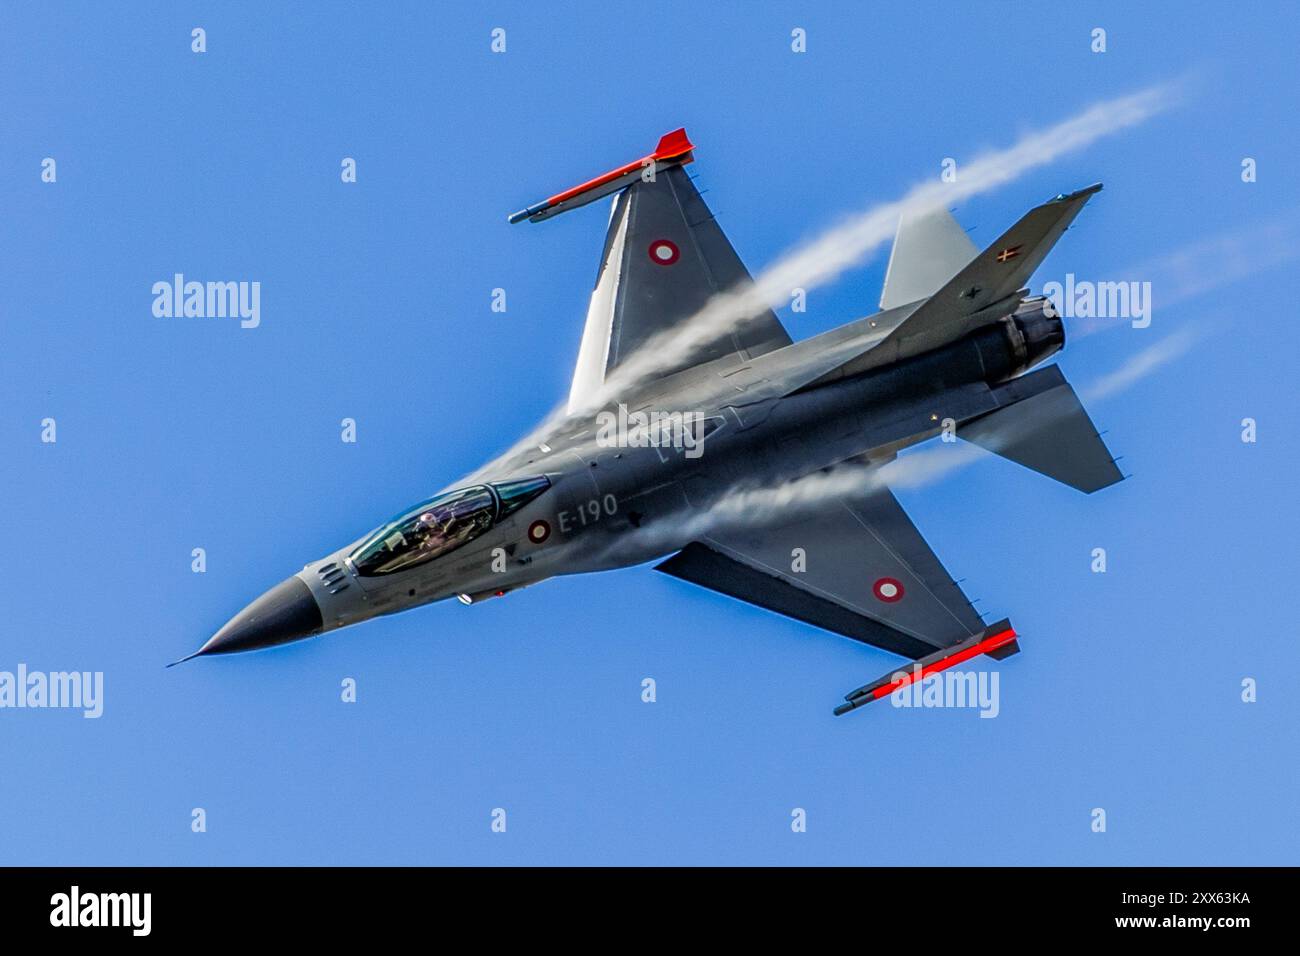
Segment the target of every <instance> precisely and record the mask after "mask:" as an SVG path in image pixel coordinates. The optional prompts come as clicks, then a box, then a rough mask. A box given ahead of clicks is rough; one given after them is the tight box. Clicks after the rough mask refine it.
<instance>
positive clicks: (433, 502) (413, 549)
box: [352, 477, 551, 577]
mask: <svg viewBox="0 0 1300 956" xmlns="http://www.w3.org/2000/svg"><path fill="white" fill-rule="evenodd" d="M549 487H551V482H550V481H549V480H548V479H546V478H544V477H537V478H520V479H517V480H515V481H504V482H497V483H495V484H489V485H470V486H468V487H466V488H457V489H456V490H455V491H447V492H444V493H442V494H440V495H437V496H435V497H433V498H430V499H429V500H428V501H426V502H424V503H422V504H419V505H416V506H415V507H414V508H412V509H410V510H409V511H406V512H404V513H403V514H400V515H398V516H397V517H396V518H394V519H393V520H392V521H390V522H388V523H387V524H385V525H384V526H383V527H381V528H380V529H379V530H378V531H376V532H375V533H374V534H372V535H371V536H370V537H369V538H367V539H366V541H365V543H363V544H362V545H361V547H359V548H357V549H356V550H355V551H354V552H352V563H353V564H354V565H356V569H357V573H358V574H360V575H361V576H362V577H374V576H377V575H381V574H392V573H393V572H395V571H404V570H406V569H407V568H411V567H414V566H415V565H417V564H423V563H424V562H426V561H431V560H433V559H434V558H436V557H438V556H439V555H443V554H447V553H448V552H449V551H455V550H456V549H457V548H459V547H460V546H461V545H463V544H467V543H468V542H470V541H473V540H474V539H475V538H477V537H478V536H479V535H481V534H483V533H484V532H485V531H487V530H488V529H489V528H491V527H492V526H493V525H495V524H496V523H497V522H498V521H500V520H501V519H502V518H504V517H506V516H507V515H509V514H512V513H513V512H515V511H518V510H519V509H520V508H522V507H523V506H524V505H526V504H528V502H530V501H532V500H533V499H534V498H536V497H537V496H538V495H540V494H541V493H542V492H544V491H545V490H546V489H547V488H549Z"/></svg>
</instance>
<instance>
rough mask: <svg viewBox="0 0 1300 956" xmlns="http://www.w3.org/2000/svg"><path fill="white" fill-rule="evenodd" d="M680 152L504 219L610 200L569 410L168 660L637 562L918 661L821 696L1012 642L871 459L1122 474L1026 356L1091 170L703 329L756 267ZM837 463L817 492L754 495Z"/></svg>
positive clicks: (676, 136) (1051, 320) (1100, 479)
mask: <svg viewBox="0 0 1300 956" xmlns="http://www.w3.org/2000/svg"><path fill="white" fill-rule="evenodd" d="M693 160H694V146H693V144H692V143H691V142H690V140H689V139H688V137H687V135H686V131H685V130H684V129H678V130H675V131H673V132H671V133H669V134H667V135H666V136H664V137H663V138H662V139H661V140H660V142H659V144H658V146H657V147H656V149H655V150H654V151H653V152H652V153H650V154H649V155H647V156H644V157H642V158H640V159H638V160H634V161H633V162H631V163H628V164H626V165H624V166H620V167H618V168H617V169H614V170H611V171H610V172H608V173H606V174H604V175H602V176H599V177H596V178H595V179H592V180H590V181H588V182H586V183H583V184H582V185H580V186H576V187H574V188H572V189H569V190H565V191H564V192H561V193H558V194H556V195H554V196H551V197H550V198H549V199H546V200H544V201H542V202H539V203H535V204H534V205H531V206H528V207H527V208H525V209H523V210H521V211H520V212H518V213H515V214H514V215H512V216H510V217H509V219H510V221H511V222H524V221H528V222H541V221H544V220H546V219H549V218H551V217H552V216H555V215H558V214H560V213H563V212H567V211H569V210H572V209H575V208H579V207H581V206H583V205H586V204H587V203H590V202H593V201H595V200H597V199H599V198H601V197H604V196H610V195H613V197H614V198H613V200H612V209H611V211H610V218H609V225H608V229H607V232H606V235H605V244H604V249H603V252H602V254H601V257H600V263H599V269H598V271H597V276H596V283H595V288H594V290H593V292H592V294H591V301H590V306H589V309H588V313H587V321H586V326H585V329H584V331H583V335H582V342H581V346H580V348H579V351H578V357H577V364H576V368H575V370H574V374H573V379H572V386H571V389H570V393H569V396H568V403H567V406H566V407H565V413H564V414H561V415H558V416H556V417H555V419H554V421H553V423H552V425H551V426H550V427H548V428H546V429H543V430H542V431H541V432H539V433H538V434H535V435H533V436H531V437H530V438H529V439H527V440H525V441H524V442H522V443H521V444H520V445H518V446H516V447H515V448H514V449H513V450H511V451H510V452H508V453H506V454H504V455H503V456H502V457H500V458H499V459H497V460H496V461H494V462H492V463H490V464H488V465H486V466H484V467H483V468H481V469H479V471H477V472H475V473H473V476H472V478H470V479H466V480H464V481H462V482H459V483H457V484H455V485H452V486H448V487H445V488H443V489H442V490H441V491H439V492H438V493H437V494H434V495H432V496H431V497H429V498H428V499H426V500H424V501H420V502H418V503H416V504H414V505H412V506H411V507H409V508H406V509H403V510H402V511H401V512H399V513H398V514H397V515H396V516H395V517H394V518H392V519H391V520H389V521H386V522H384V523H383V524H381V525H380V526H379V527H378V528H375V529H374V530H373V531H371V532H370V533H369V534H366V535H364V536H363V537H361V538H359V539H357V540H356V541H353V542H352V543H350V544H348V545H346V546H345V547H343V548H340V549H339V550H337V551H335V552H333V553H332V554H329V555H326V556H325V557H323V558H321V559H319V560H317V561H312V562H311V563H309V564H307V565H306V566H305V567H304V568H303V569H302V570H301V571H299V572H298V573H297V574H295V575H293V576H292V577H290V578H289V579H288V580H286V581H284V582H282V583H281V584H278V585H276V586H275V587H274V588H272V589H271V590H269V591H267V592H266V593H265V594H263V595H262V596H261V597H259V598H258V599H257V600H255V601H254V602H253V603H252V604H250V605H249V606H248V607H246V608H245V609H244V610H243V611H241V612H240V613H239V614H237V615H235V617H233V618H231V620H230V621H229V622H228V623H227V624H226V625H225V626H224V627H222V628H221V629H220V630H219V631H217V633H216V634H215V635H214V636H213V637H212V638H211V639H210V640H209V641H208V642H207V643H206V644H204V645H203V646H202V647H201V648H200V649H199V650H198V651H196V652H195V653H194V654H191V655H190V657H187V658H184V660H189V659H190V658H192V657H198V656H201V655H212V654H226V653H230V652H234V651H249V650H254V649H257V648H266V647H271V646H274V645H279V644H284V643H287V642H289V641H296V640H300V639H302V638H307V637H312V636H316V635H320V634H323V633H326V632H328V631H334V630H338V629H339V628H343V627H350V626H352V625H355V624H359V623H361V622H362V621H366V620H368V619H370V618H373V617H377V616H379V615H386V614H393V613H396V612H398V611H404V610H407V609H409V608H413V607H416V606H419V605H424V604H430V603H433V602H435V601H441V600H444V599H447V598H451V597H458V598H459V599H460V600H461V601H462V602H463V603H465V604H476V603H478V602H480V601H482V600H485V599H488V598H493V597H501V596H503V595H506V594H509V593H511V592H512V591H517V590H519V589H520V588H523V587H527V586H529V585H532V584H536V583H538V582H539V581H544V580H546V579H547V578H551V577H554V576H556V575H562V574H578V573H582V572H590V571H602V570H608V569H613V568H622V567H628V566H632V565H638V564H643V563H646V562H650V561H657V562H658V563H657V564H656V565H655V569H656V570H658V571H661V572H663V573H665V574H668V575H672V576H673V577H676V578H680V579H682V580H683V581H687V582H690V583H692V584H694V585H698V586H701V587H704V588H709V589H711V590H714V591H717V592H720V593H722V594H726V595H729V596H731V597H733V598H738V599H740V600H742V601H748V602H750V603H752V604H756V605H758V606H760V607H763V608H767V609H770V610H772V611H776V612H778V613H780V614H784V615H787V616H789V617H791V618H794V619H796V620H798V621H801V622H804V623H805V624H808V625H812V626H813V627H816V628H820V629H822V630H824V631H829V632H831V633H833V634H838V635H842V636H844V637H848V638H851V639H853V640H855V641H860V642H863V643H865V644H870V645H872V646H874V647H878V648H883V649H884V650H886V651H890V652H892V653H894V654H898V655H901V656H902V657H904V658H907V659H909V660H910V661H912V662H915V663H914V664H909V665H907V669H906V670H903V671H899V672H895V673H892V674H888V675H885V676H884V677H881V678H880V679H879V680H876V681H873V682H871V683H869V684H866V685H864V686H863V687H860V688H858V689H857V690H854V691H852V692H850V693H849V694H846V695H845V698H844V701H843V703H841V704H839V705H838V706H837V707H836V708H835V713H836V714H841V713H846V712H848V711H851V710H854V709H856V708H857V707H859V706H861V705H862V704H865V703H868V702H870V701H872V700H877V699H879V698H881V697H883V696H886V695H888V694H890V693H892V692H893V691H895V690H897V689H898V688H900V687H902V686H905V685H906V684H908V683H910V682H912V681H915V680H918V679H922V678H924V677H925V676H927V675H928V674H930V673H933V672H935V671H938V670H942V669H944V668H946V667H951V666H953V665H954V664H957V663H960V662H962V661H965V660H969V659H971V658H973V657H975V656H977V655H980V654H987V655H988V656H990V657H992V658H994V659H999V660H1000V659H1002V658H1005V657H1007V656H1009V655H1011V654H1015V653H1017V652H1018V651H1019V642H1018V640H1017V635H1016V632H1015V631H1014V629H1013V628H1012V627H1011V625H1010V623H1009V621H1008V620H1005V619H1003V620H1000V621H998V622H997V623H995V624H991V625H989V624H986V623H985V621H984V620H983V619H982V617H981V615H980V614H978V613H977V612H976V611H975V610H974V608H973V607H972V606H971V603H970V602H969V601H968V600H967V598H966V595H965V594H964V593H963V592H962V589H961V588H960V587H959V586H958V584H957V583H955V582H954V581H953V579H952V577H951V576H950V575H949V573H948V572H947V570H945V568H944V566H943V565H942V564H941V563H940V561H939V559H938V558H937V557H936V556H935V554H934V552H933V551H932V550H931V549H930V547H929V545H928V544H927V543H926V541H925V539H924V537H922V535H921V533H920V532H919V531H918V530H917V528H916V527H915V526H914V525H913V523H912V522H911V520H910V519H909V518H908V516H907V514H906V513H905V512H904V510H903V509H902V507H901V506H900V505H899V503H898V501H897V499H896V498H895V497H894V495H893V493H892V492H891V491H890V489H889V486H888V481H887V480H885V479H884V477H883V476H886V475H888V474H889V472H888V469H887V467H886V466H888V465H889V463H890V462H892V461H894V459H895V458H896V457H897V456H898V454H899V452H900V451H902V450H904V449H907V448H909V447H911V446H915V445H918V444H920V443H922V442H926V441H929V440H931V439H934V438H936V437H937V436H939V435H940V434H941V432H944V431H945V430H946V431H947V432H949V433H951V434H955V435H956V437H958V438H960V439H962V440H964V441H966V442H973V443H974V444H976V445H980V446H983V447H984V448H986V449H987V450H989V451H992V452H995V453H996V454H998V455H1001V456H1003V457H1005V458H1008V459H1010V460H1012V461H1015V462H1018V463H1019V464H1021V465H1023V466H1025V467H1028V468H1031V469H1033V470H1034V471H1037V472H1040V473H1042V474H1043V475H1046V476H1047V477H1049V478H1054V479H1056V480H1057V481H1060V482H1063V483H1065V484H1067V485H1070V486H1072V487H1074V488H1077V489H1078V490H1080V491H1083V492H1085V493H1092V492H1094V491H1097V490H1098V489H1101V488H1105V487H1107V486H1109V485H1112V484H1114V483H1116V482H1118V481H1120V480H1121V478H1122V477H1123V476H1122V475H1121V473H1120V471H1119V469H1118V468H1117V467H1116V464H1115V460H1114V459H1113V458H1112V456H1111V454H1110V452H1109V451H1108V450H1107V448H1106V446H1105V444H1104V443H1103V442H1102V440H1101V438H1100V437H1099V436H1098V433H1097V430H1096V429H1095V428H1094V427H1093V423H1092V421H1091V419H1089V417H1088V414H1087V412H1085V411H1084V409H1083V407H1082V405H1081V404H1080V402H1079V399H1078V397H1077V396H1076V395H1075V392H1074V390H1073V389H1072V388H1071V387H1070V385H1069V383H1068V382H1067V381H1066V380H1065V377H1064V376H1063V375H1062V373H1061V371H1060V369H1059V368H1058V367H1056V366H1047V367H1043V368H1039V369H1037V370H1036V371H1030V370H1031V369H1034V368H1035V367H1036V366H1039V365H1041V364H1042V363H1043V362H1044V360H1046V359H1048V358H1050V357H1051V356H1052V355H1054V354H1055V353H1056V352H1057V351H1058V350H1060V349H1061V347H1062V346H1063V344H1064V341H1065V332H1064V328H1063V326H1062V322H1061V319H1060V317H1059V316H1058V315H1057V313H1056V312H1055V311H1054V309H1053V308H1052V305H1051V302H1050V301H1049V300H1048V299H1046V298H1045V297H1043V296H1038V295H1031V294H1030V292H1029V289H1028V287H1027V286H1028V282H1029V279H1030V276H1031V275H1032V274H1033V272H1034V270H1035V269H1036V268H1037V267H1038V265H1039V264H1040V263H1041V262H1042V261H1043V258H1044V257H1045V256H1046V255H1047V253H1048V252H1049V250H1051V248H1052V247H1053V246H1054V245H1055V243H1056V242H1057V240H1058V239H1059V238H1060V237H1061V235H1062V233H1064V232H1065V230H1066V229H1067V227H1068V226H1069V225H1070V223H1071V222H1072V221H1073V220H1074V218H1075V216H1077V215H1078V214H1079V211H1080V210H1081V209H1082V208H1083V206H1084V204H1085V203H1087V201H1088V200H1089V198H1090V197H1091V196H1092V195H1093V194H1094V193H1096V192H1097V191H1098V190H1099V189H1101V185H1100V184H1097V185H1093V186H1089V187H1087V188H1086V189H1081V190H1079V191H1077V192H1072V193H1068V194H1062V195H1059V196H1056V197H1055V198H1054V199H1052V200H1050V201H1049V202H1046V203H1044V204H1042V205H1040V206H1037V207H1035V208H1034V209H1031V210H1030V211H1029V212H1028V213H1026V214H1025V215H1024V216H1023V217H1022V218H1021V219H1020V221H1019V222H1017V223H1015V224H1014V225H1013V226H1011V228H1009V229H1008V230H1007V231H1006V232H1004V233H1003V234H1002V235H1001V236H999V237H998V238H997V239H996V240H994V242H993V243H992V244H991V245H989V246H988V248H986V249H984V250H983V251H980V250H979V249H977V248H976V247H975V246H974V244H973V243H972V242H971V240H970V239H969V237H968V236H967V235H966V233H965V231H963V230H962V228H961V227H960V226H959V225H958V224H957V223H956V221H955V220H954V219H953V218H952V216H951V215H950V214H949V213H948V212H947V210H945V209H942V208H937V209H928V210H925V211H922V212H919V213H915V214H908V215H905V216H904V217H903V218H902V221H901V222H900V223H899V227H898V233H897V236H896V238H895V241H894V246H893V251H892V253H891V255H890V259H889V266H888V270H887V274H886V277H885V283H884V289H883V292H882V295H881V298H880V311H878V312H876V313H875V314H874V315H871V316H868V317H866V318H861V319H858V320H857V321H853V322H849V323H848V324H846V325H843V326H840V327H838V328H835V329H832V330H831V331H828V332H825V333H823V334H820V335H816V336H813V337H811V338H807V339H804V340H802V341H799V342H794V341H792V340H791V338H790V336H789V334H788V333H787V332H786V330H785V329H784V328H783V327H782V325H781V323H780V321H779V320H778V319H777V317H776V315H774V314H773V313H772V312H771V310H770V309H767V308H765V307H757V308H754V309H751V310H750V312H751V314H749V315H747V316H745V317H744V321H738V322H727V323H721V324H719V323H709V324H701V321H702V320H701V319H700V316H701V314H702V313H704V312H705V310H706V307H707V306H709V305H710V304H711V303H716V302H717V301H719V300H718V297H719V296H726V295H727V294H733V295H734V294H738V293H743V292H744V291H745V290H746V289H752V281H753V280H752V278H751V276H750V274H749V272H748V271H747V270H746V269H745V266H744V265H743V264H742V262H741V260H740V258H739V257H738V256H737V254H736V251H735V250H734V249H733V248H732V245H731V243H730V242H729V241H728V239H727V237H726V236H725V235H724V234H723V231H722V229H721V227H720V226H719V225H718V223H717V222H716V221H715V219H714V217H713V214H712V213H711V212H710V211H709V208H708V206H707V205H705V202H704V200H703V199H702V198H701V197H700V193H699V192H698V191H697V189H696V187H695V185H694V182H693V181H692V179H691V177H690V176H689V175H688V174H687V171H686V168H685V167H686V166H687V165H688V164H689V163H691V162H692V161H693ZM628 370H636V374H626V373H628ZM937 447H941V446H937ZM956 447H960V446H959V445H958V446H956ZM846 475H847V476H849V479H850V480H848V481H843V482H839V483H838V484H832V485H830V486H829V487H832V488H834V489H837V490H835V491H834V493H826V492H825V490H824V488H823V492H822V493H819V494H816V495H801V494H789V495H781V494H779V493H778V494H775V495H769V496H767V497H764V495H763V494H762V491H763V489H768V490H772V489H776V490H777V491H778V492H779V490H780V489H794V488H798V487H800V485H801V483H802V482H807V481H809V480H810V479H811V480H816V479H817V478H818V477H819V476H820V477H826V476H835V477H836V478H837V479H838V478H839V477H841V476H846ZM859 478H861V479H862V480H858V479H859ZM774 502H775V503H774ZM177 663H180V662H179V661H178V662H177Z"/></svg>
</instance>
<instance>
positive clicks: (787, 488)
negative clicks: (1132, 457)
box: [636, 326, 1205, 547]
mask: <svg viewBox="0 0 1300 956" xmlns="http://www.w3.org/2000/svg"><path fill="white" fill-rule="evenodd" d="M1204 334H1205V332H1204V329H1203V327H1200V326H1192V327H1188V328H1185V329H1182V330H1180V331H1178V332H1175V333H1173V334H1172V335H1168V336H1166V337H1165V338H1163V339H1161V340H1160V341H1159V342H1156V343H1155V344H1154V345H1152V346H1150V347H1149V348H1146V349H1144V350H1142V351H1141V352H1139V353H1137V354H1136V355H1134V356H1132V357H1131V358H1130V359H1129V360H1128V361H1126V362H1125V363H1124V364H1123V365H1121V366H1120V367H1119V368H1117V369H1115V370H1114V371H1112V372H1110V373H1108V374H1107V375H1104V376H1102V378H1100V379H1098V380H1097V381H1096V382H1094V383H1093V384H1092V385H1091V386H1089V387H1088V388H1086V389H1084V395H1085V397H1086V399H1087V400H1091V401H1100V400H1102V399H1106V398H1110V397H1112V396H1114V395H1117V394H1119V393H1120V392H1123V391H1124V390H1126V389H1128V388H1131V387H1132V386H1134V385H1136V384H1137V383H1138V382H1140V381H1142V380H1143V379H1145V378H1147V377H1149V376H1150V375H1151V374H1153V373H1154V372H1155V371H1157V370H1158V369H1159V368H1161V367H1162V366H1163V365H1165V364H1166V363H1168V362H1170V361H1172V360H1174V359H1175V358H1178V357H1179V356H1180V355H1182V354H1183V353H1185V352H1186V351H1187V350H1188V349H1190V348H1191V347H1192V346H1193V345H1194V344H1195V343H1196V342H1197V341H1199V340H1200V339H1201V338H1202V337H1203V336H1204ZM960 434H961V431H960V429H958V435H960ZM985 437H986V445H987V438H988V436H985ZM1004 437H1005V438H1006V439H1007V440H1010V439H1011V438H1012V437H1014V436H1013V435H1012V434H1010V433H1007V434H1006V435H1005V436H1004ZM993 453H994V452H993V451H992V450H989V449H988V448H986V447H981V446H979V445H972V444H969V443H966V442H960V443H958V444H939V445H936V446H933V447H930V448H925V449H916V450H913V451H909V452H904V453H903V454H902V455H901V456H899V457H898V458H896V459H895V460H893V461H891V462H889V463H888V464H886V465H879V466H867V465H839V466H837V467H834V468H831V469H828V470H826V471H819V472H814V473H813V474H810V475H805V476H803V477H800V478H795V479H792V480H790V481H785V482H782V483H780V484H777V485H771V486H743V485H740V486H736V487H734V488H733V489H732V490H731V491H729V492H727V493H726V494H725V495H724V496H723V497H722V498H721V499H719V501H718V502H717V503H716V504H714V505H713V506H712V507H710V508H707V509H705V510H704V511H702V512H699V513H697V514H695V515H692V516H691V518H690V519H689V520H688V521H687V522H686V523H685V525H684V526H682V525H676V526H674V527H673V528H671V529H657V528H654V527H647V528H646V529H645V530H644V532H643V534H644V535H645V537H642V536H638V538H637V539H636V540H637V544H638V545H640V544H645V543H646V541H647V540H649V541H650V542H651V543H654V542H655V541H656V539H657V538H659V537H662V539H663V544H664V545H665V547H674V546H680V544H681V542H682V541H687V540H696V539H698V538H699V537H701V536H704V535H708V534H710V533H713V532H718V531H723V530H726V529H727V528H730V527H744V528H753V527H756V526H761V525H762V524H763V522H764V520H765V519H766V520H767V521H768V523H781V524H784V523H786V522H789V521H792V520H797V519H798V518H799V516H800V515H801V514H802V513H804V512H809V511H813V510H816V509H817V508H818V506H820V505H822V504H824V503H826V502H829V501H845V500H850V499H852V498H854V497H858V496H861V495H866V494H870V493H871V492H873V491H878V490H881V489H883V488H893V489H899V488H921V487H925V486H927V485H931V484H934V483H935V482H938V481H941V480H943V479H944V478H947V477H948V476H949V475H951V474H953V473H954V472H957V471H959V470H961V469H963V468H965V467H967V466H968V465H972V464H974V463H975V462H977V461H980V460H981V459H983V458H986V457H988V456H989V455H990V454H993Z"/></svg>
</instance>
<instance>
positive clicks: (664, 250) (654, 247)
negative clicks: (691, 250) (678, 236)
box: [649, 239, 681, 266]
mask: <svg viewBox="0 0 1300 956" xmlns="http://www.w3.org/2000/svg"><path fill="white" fill-rule="evenodd" d="M649 252H650V261H651V262H653V263H655V264H656V265H661V266H670V265H672V264H673V263H674V262H676V261H677V260H678V258H680V256H681V252H680V251H679V250H678V248H677V246H675V245H674V244H673V243H671V242H669V241H668V240H667V239H656V240H655V241H654V242H652V243H650V249H649Z"/></svg>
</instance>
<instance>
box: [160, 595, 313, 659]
mask: <svg viewBox="0 0 1300 956" xmlns="http://www.w3.org/2000/svg"><path fill="white" fill-rule="evenodd" d="M323 623H324V621H323V619H322V618H321V613H320V606H319V605H318V604H317V603H316V599H315V598H314V597H312V594H311V589H310V588H308V587H307V585H305V584H304V583H303V582H302V580H301V579H300V578H297V577H292V578H289V579H288V580H287V581H282V582H281V583H279V584H277V585H276V586H275V587H273V588H271V590H269V591H267V592H266V593H265V594H263V595H262V596H261V597H260V598H258V599H257V600H256V601H254V602H253V603H252V604H250V605H248V607H246V608H244V609H243V610H242V611H240V612H239V613H238V614H236V615H235V616H234V617H232V618H231V619H230V620H229V621H227V622H226V625H225V627H223V628H222V629H221V630H219V631H217V633H216V634H214V635H212V639H211V640H209V641H208V642H207V643H206V644H204V645H203V646H202V647H200V648H199V649H198V650H197V651H195V652H194V653H193V654H191V655H190V656H189V657H185V658H182V659H181V660H184V661H188V660H190V659H191V658H194V657H200V656H202V655H204V654H233V653H235V652H236V651H255V650H257V649H258V648H262V647H274V646H275V645H276V644H287V643H289V642H290V641H296V640H298V639H299V638H303V637H310V636H311V635H313V634H316V633H319V631H320V630H321V627H322V625H323ZM176 663H177V664H179V663H181V661H176ZM168 666H171V665H168Z"/></svg>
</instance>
